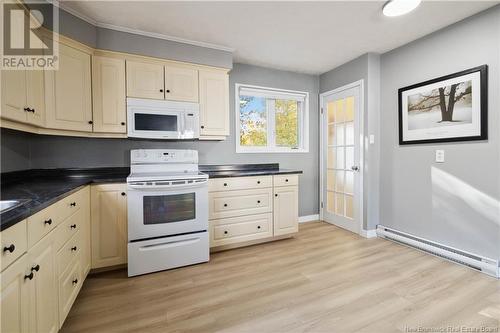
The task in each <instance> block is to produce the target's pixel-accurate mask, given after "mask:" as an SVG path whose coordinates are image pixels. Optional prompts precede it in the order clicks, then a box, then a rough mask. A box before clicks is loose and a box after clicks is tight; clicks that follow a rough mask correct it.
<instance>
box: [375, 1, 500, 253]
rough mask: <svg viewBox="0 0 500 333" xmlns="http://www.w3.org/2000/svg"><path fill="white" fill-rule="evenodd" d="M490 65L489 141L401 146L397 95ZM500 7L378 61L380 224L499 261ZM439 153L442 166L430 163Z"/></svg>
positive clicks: (385, 55)
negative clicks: (411, 87) (410, 87)
mask: <svg viewBox="0 0 500 333" xmlns="http://www.w3.org/2000/svg"><path fill="white" fill-rule="evenodd" d="M483 64H488V65H489V103H488V108H489V115H488V116H489V139H488V140H487V141H483V142H461V143H443V144H425V145H422V144H420V145H411V146H399V144H398V102H397V100H398V99H397V90H398V88H400V87H405V86H408V85H410V84H414V83H418V82H422V81H425V80H429V79H432V78H435V77H439V76H442V75H446V74H450V73H454V72H457V71H461V70H464V69H468V68H471V67H475V66H479V65H483ZM499 91H500V7H499V6H497V7H495V8H493V9H491V10H488V11H486V12H483V13H482V14H479V15H476V16H474V17H471V18H469V19H467V20H465V21H462V22H460V23H458V24H455V25H453V26H450V27H448V28H445V29H444V30H441V31H439V32H436V33H434V34H432V35H429V36H427V37H425V38H423V39H420V40H418V41H415V42H413V43H411V44H408V45H406V46H404V47H401V48H398V49H396V50H394V51H392V52H389V53H386V54H384V55H383V56H382V58H381V122H380V124H381V128H380V132H381V140H382V141H381V156H380V161H381V164H380V171H381V172H380V178H381V187H380V213H381V216H380V223H381V224H383V225H386V226H389V227H393V228H396V229H399V230H403V231H406V232H409V233H412V234H415V235H418V236H421V237H424V238H427V239H431V240H434V241H438V242H442V243H444V244H446V245H449V246H453V247H456V248H460V249H464V250H467V251H470V252H473V253H477V254H480V255H485V256H488V257H491V258H499V257H500V204H499V199H500V179H499V173H500V172H499V170H500V161H499V159H500V145H499V132H500V118H499V110H500V100H499V98H500V94H499ZM436 149H444V150H445V156H446V162H445V163H443V164H436V163H434V154H435V150H436Z"/></svg>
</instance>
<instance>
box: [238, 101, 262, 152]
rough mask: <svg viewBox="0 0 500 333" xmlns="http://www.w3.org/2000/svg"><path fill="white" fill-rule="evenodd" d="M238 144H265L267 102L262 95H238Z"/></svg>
mask: <svg viewBox="0 0 500 333" xmlns="http://www.w3.org/2000/svg"><path fill="white" fill-rule="evenodd" d="M240 128H241V129H240V145H241V146H266V145H267V104H266V99H265V98H264V97H255V96H243V95H240Z"/></svg>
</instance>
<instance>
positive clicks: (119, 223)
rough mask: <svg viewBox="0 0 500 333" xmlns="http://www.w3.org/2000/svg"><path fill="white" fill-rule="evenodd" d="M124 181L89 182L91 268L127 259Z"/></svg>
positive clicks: (120, 262) (125, 186)
mask: <svg viewBox="0 0 500 333" xmlns="http://www.w3.org/2000/svg"><path fill="white" fill-rule="evenodd" d="M126 193H127V185H126V184H102V185H92V193H91V198H92V199H91V207H92V208H91V221H92V222H91V231H92V237H91V239H92V241H91V243H92V268H102V267H107V266H115V265H121V264H126V263H127V196H126Z"/></svg>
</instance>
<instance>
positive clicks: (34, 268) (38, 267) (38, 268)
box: [31, 265, 40, 272]
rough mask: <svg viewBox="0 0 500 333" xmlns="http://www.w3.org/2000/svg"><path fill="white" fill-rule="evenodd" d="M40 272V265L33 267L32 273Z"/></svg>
mask: <svg viewBox="0 0 500 333" xmlns="http://www.w3.org/2000/svg"><path fill="white" fill-rule="evenodd" d="M39 270H40V265H36V266H33V267H31V271H32V272H33V271H36V272H38V271H39Z"/></svg>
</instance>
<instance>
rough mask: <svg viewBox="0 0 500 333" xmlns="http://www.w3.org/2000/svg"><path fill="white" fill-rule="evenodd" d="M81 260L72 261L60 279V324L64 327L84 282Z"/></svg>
mask: <svg viewBox="0 0 500 333" xmlns="http://www.w3.org/2000/svg"><path fill="white" fill-rule="evenodd" d="M82 280H83V279H82V271H81V267H80V260H79V258H77V260H75V261H72V262H71V264H70V267H68V269H67V270H66V271H65V272H64V273H63V274H62V275H61V276H60V277H59V324H60V326H62V324H63V323H64V320H65V319H66V316H67V315H68V313H69V310H70V309H71V306H72V305H73V302H74V301H75V299H76V296H77V295H78V292H79V291H80V286H81V284H82V283H83V281H82Z"/></svg>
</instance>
